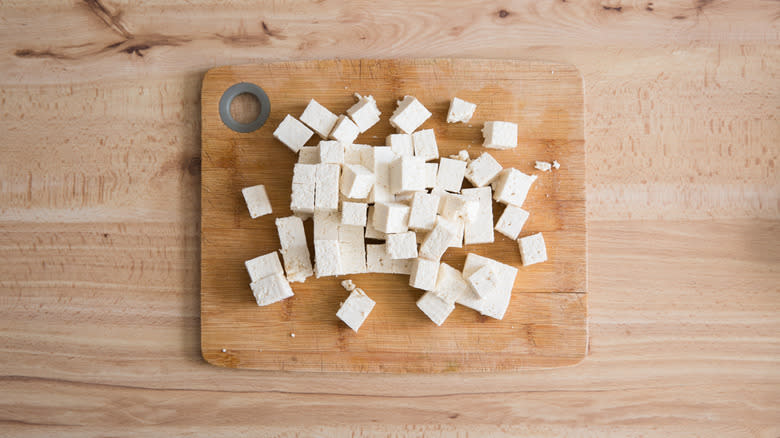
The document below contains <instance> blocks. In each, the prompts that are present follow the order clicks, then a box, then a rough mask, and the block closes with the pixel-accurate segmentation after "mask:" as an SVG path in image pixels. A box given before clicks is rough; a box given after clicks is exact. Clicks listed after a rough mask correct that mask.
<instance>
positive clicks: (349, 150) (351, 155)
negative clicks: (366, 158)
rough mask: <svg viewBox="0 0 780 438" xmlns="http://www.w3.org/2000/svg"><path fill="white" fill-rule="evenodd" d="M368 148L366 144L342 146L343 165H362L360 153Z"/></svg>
mask: <svg viewBox="0 0 780 438" xmlns="http://www.w3.org/2000/svg"><path fill="white" fill-rule="evenodd" d="M370 147H371V146H369V145H367V144H344V163H345V164H363V162H362V161H361V157H362V152H363V151H364V150H366V149H368V148H370Z"/></svg>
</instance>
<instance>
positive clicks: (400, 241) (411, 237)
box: [387, 231, 417, 259]
mask: <svg viewBox="0 0 780 438" xmlns="http://www.w3.org/2000/svg"><path fill="white" fill-rule="evenodd" d="M387 253H388V254H389V255H390V258H391V259H413V258H417V236H416V234H415V233H414V231H407V232H405V233H393V234H388V235H387Z"/></svg>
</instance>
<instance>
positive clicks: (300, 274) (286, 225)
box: [276, 216, 314, 283]
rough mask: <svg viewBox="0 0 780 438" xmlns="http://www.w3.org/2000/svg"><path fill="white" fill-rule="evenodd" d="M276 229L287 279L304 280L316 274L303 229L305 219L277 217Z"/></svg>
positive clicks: (292, 280) (293, 280)
mask: <svg viewBox="0 0 780 438" xmlns="http://www.w3.org/2000/svg"><path fill="white" fill-rule="evenodd" d="M276 229H277V231H278V233H279V242H280V243H281V246H282V249H281V250H280V252H281V253H282V259H283V260H284V270H285V272H286V273H287V281H290V282H301V283H302V282H304V281H306V278H308V277H311V276H312V275H314V270H313V269H312V266H311V255H310V254H309V248H308V246H306V233H305V232H304V231H303V221H302V220H301V218H299V217H297V216H289V217H284V218H278V219H276Z"/></svg>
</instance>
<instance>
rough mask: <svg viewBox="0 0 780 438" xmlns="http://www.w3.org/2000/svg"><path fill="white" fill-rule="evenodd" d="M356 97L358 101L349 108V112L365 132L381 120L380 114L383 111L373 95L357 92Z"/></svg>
mask: <svg viewBox="0 0 780 438" xmlns="http://www.w3.org/2000/svg"><path fill="white" fill-rule="evenodd" d="M355 97H357V99H358V101H357V103H356V104H354V105H352V106H351V107H350V108H349V109H348V110H347V114H349V116H350V117H351V118H352V121H353V122H355V125H356V126H357V127H358V129H359V130H360V132H361V133H363V132H366V131H367V130H368V128H370V127H372V126H374V125H376V124H377V122H379V115H380V114H382V113H381V112H380V111H379V108H377V106H376V101H375V100H374V97H373V96H361V95H359V94H357V93H355Z"/></svg>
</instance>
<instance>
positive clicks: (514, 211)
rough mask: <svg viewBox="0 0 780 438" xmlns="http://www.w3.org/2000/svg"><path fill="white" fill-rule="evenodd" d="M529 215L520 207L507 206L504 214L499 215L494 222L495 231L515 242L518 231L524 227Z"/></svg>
mask: <svg viewBox="0 0 780 438" xmlns="http://www.w3.org/2000/svg"><path fill="white" fill-rule="evenodd" d="M528 216H530V214H529V213H528V212H527V211H525V210H523V209H522V208H520V207H515V206H514V205H507V206H506V208H505V209H504V212H503V213H501V217H499V218H498V222H496V231H498V232H499V233H501V234H503V235H504V236H506V237H508V238H510V239H512V240H515V239H517V236H518V235H520V231H521V230H522V229H523V225H525V221H527V220H528Z"/></svg>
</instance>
